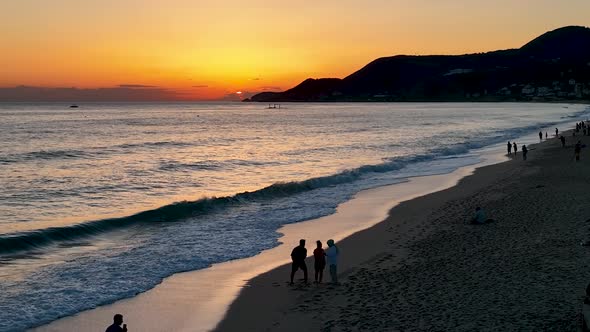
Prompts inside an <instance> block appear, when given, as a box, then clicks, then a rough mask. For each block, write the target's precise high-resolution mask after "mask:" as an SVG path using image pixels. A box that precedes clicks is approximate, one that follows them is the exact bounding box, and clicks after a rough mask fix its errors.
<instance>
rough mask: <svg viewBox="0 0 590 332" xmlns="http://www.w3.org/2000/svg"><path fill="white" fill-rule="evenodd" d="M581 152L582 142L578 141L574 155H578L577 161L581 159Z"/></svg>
mask: <svg viewBox="0 0 590 332" xmlns="http://www.w3.org/2000/svg"><path fill="white" fill-rule="evenodd" d="M580 152H582V142H581V141H578V143H576V146H574V155H575V156H576V161H580Z"/></svg>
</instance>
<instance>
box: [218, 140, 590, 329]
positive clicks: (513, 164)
mask: <svg viewBox="0 0 590 332" xmlns="http://www.w3.org/2000/svg"><path fill="white" fill-rule="evenodd" d="M564 134H565V135H567V136H566V138H567V140H568V143H567V144H568V146H567V148H565V149H564V148H562V147H561V144H560V143H559V141H558V140H557V139H550V140H548V141H545V142H543V143H542V144H538V145H535V146H531V147H530V150H529V155H528V160H527V161H526V162H525V161H523V160H522V156H521V153H520V152H519V153H518V155H516V156H515V157H513V158H512V159H511V160H510V161H507V162H504V163H500V164H497V165H492V166H486V167H482V168H479V169H477V170H476V171H475V174H473V175H471V176H467V177H465V178H463V179H462V180H461V181H460V183H459V184H458V185H457V186H454V187H452V188H449V189H445V190H442V191H439V192H436V193H433V194H428V195H426V196H423V197H419V198H416V199H413V200H410V201H406V202H403V203H401V204H399V205H398V206H396V207H395V208H394V209H392V210H391V211H390V213H389V217H387V218H386V220H385V221H383V222H381V223H378V224H377V225H375V226H373V227H371V228H369V229H367V230H364V231H361V232H358V233H355V234H353V235H352V236H350V237H348V238H346V239H344V240H343V241H341V242H340V243H339V247H340V250H341V263H340V267H339V269H340V274H339V277H340V279H341V280H340V281H341V284H340V285H337V286H332V285H328V284H323V285H319V286H316V285H309V286H307V285H304V284H302V283H301V280H300V281H299V282H298V283H296V285H295V286H289V285H288V284H287V280H288V276H289V269H290V266H289V265H284V266H281V267H279V268H277V269H274V270H272V271H270V272H267V273H264V274H262V275H260V276H258V277H256V278H254V279H252V280H251V281H249V282H248V283H247V285H246V287H245V288H244V289H243V290H242V292H241V293H240V295H239V297H238V298H237V300H236V301H235V302H234V303H233V304H232V305H231V307H230V309H229V312H228V314H227V316H226V317H225V319H224V320H223V321H222V322H221V323H220V325H218V327H217V331H514V330H519V331H577V329H578V325H579V317H578V315H579V313H580V311H581V306H582V300H583V297H584V290H585V287H586V285H587V283H588V282H589V281H590V275H589V274H590V273H589V272H588V267H589V266H590V247H584V246H581V245H580V243H581V242H582V241H585V240H588V239H589V238H590V235H589V234H588V230H589V227H590V150H589V149H590V148H585V149H583V150H582V160H581V161H580V162H575V161H574V160H573V154H574V153H573V143H574V138H572V137H571V133H569V132H568V133H564ZM577 139H581V140H582V141H583V143H585V144H589V145H590V137H576V138H575V140H577ZM519 150H520V149H519ZM476 206H481V207H483V208H484V209H485V211H486V213H487V215H488V217H489V218H493V219H495V220H496V222H494V223H491V224H486V225H470V224H468V223H467V220H468V219H469V218H470V217H471V216H472V215H473V211H474V209H475V207H476ZM310 242H312V243H310V244H308V251H310V249H311V248H313V245H312V244H313V241H310ZM295 245H296V243H294V244H293V245H292V246H291V247H293V246H295ZM289 249H290V248H289ZM308 266H313V263H312V262H311V260H309V259H308ZM298 276H299V277H301V273H299V274H298Z"/></svg>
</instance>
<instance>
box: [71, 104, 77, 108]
mask: <svg viewBox="0 0 590 332" xmlns="http://www.w3.org/2000/svg"><path fill="white" fill-rule="evenodd" d="M70 108H78V105H76V104H72V105H70Z"/></svg>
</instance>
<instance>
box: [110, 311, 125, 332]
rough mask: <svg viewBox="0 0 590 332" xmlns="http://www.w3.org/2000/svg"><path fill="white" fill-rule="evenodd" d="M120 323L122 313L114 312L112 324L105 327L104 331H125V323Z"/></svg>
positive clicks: (121, 321)
mask: <svg viewBox="0 0 590 332" xmlns="http://www.w3.org/2000/svg"><path fill="white" fill-rule="evenodd" d="M121 324H123V315H121V314H116V315H115V316H114V317H113V325H111V326H109V327H107V329H106V331H105V332H127V324H123V327H121Z"/></svg>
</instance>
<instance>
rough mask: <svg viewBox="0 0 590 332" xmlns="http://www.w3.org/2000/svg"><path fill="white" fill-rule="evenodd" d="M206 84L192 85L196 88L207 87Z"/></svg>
mask: <svg viewBox="0 0 590 332" xmlns="http://www.w3.org/2000/svg"><path fill="white" fill-rule="evenodd" d="M208 87H209V86H208V85H193V88H197V89H203V88H208Z"/></svg>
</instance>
